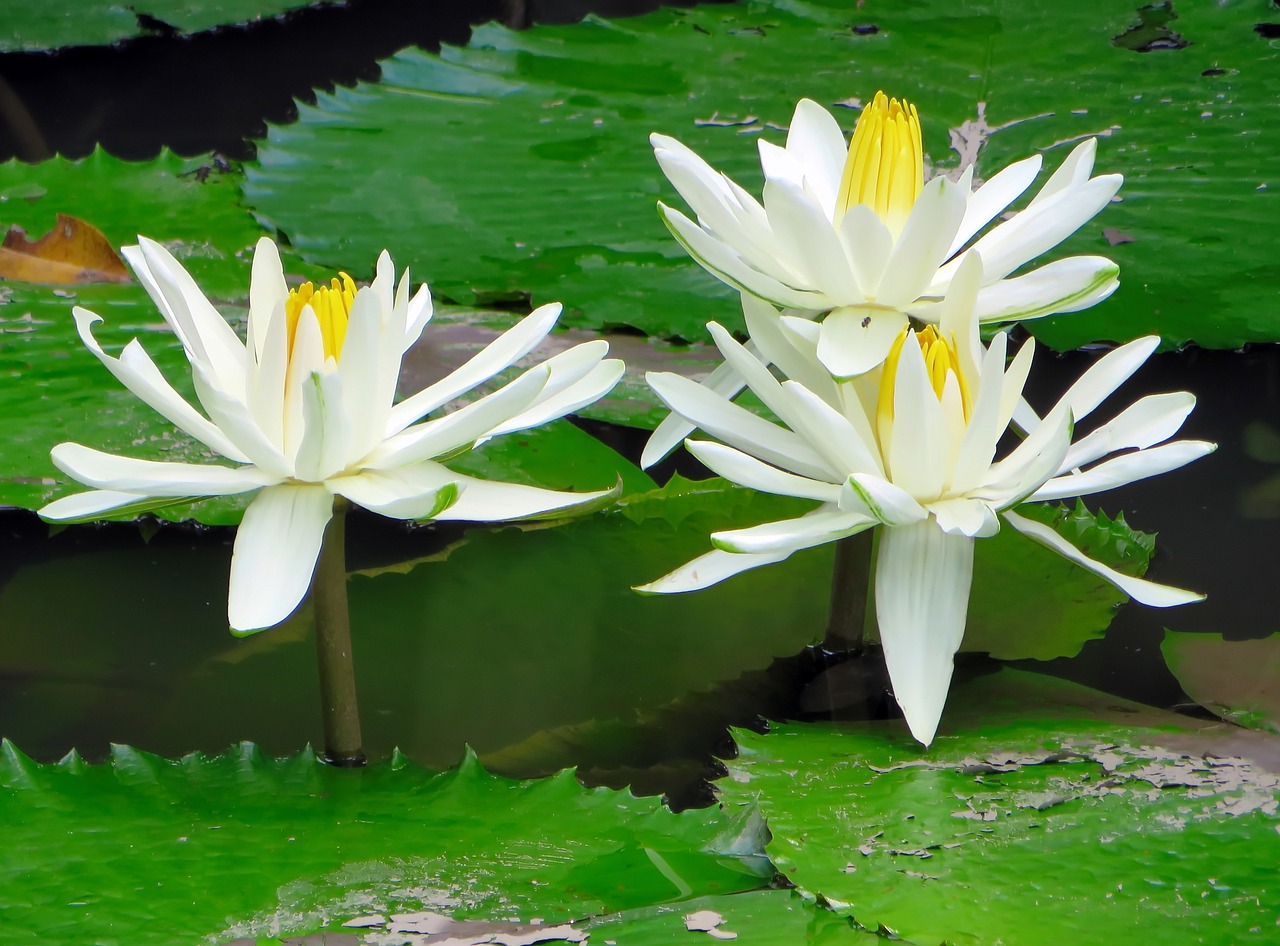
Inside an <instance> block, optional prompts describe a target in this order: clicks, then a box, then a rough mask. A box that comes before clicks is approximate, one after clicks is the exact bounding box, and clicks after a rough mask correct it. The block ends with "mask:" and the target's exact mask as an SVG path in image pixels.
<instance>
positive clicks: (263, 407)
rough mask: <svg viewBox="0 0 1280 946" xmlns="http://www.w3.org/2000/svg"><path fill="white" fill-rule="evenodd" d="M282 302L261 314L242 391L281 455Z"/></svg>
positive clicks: (285, 353)
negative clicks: (259, 334)
mask: <svg viewBox="0 0 1280 946" xmlns="http://www.w3.org/2000/svg"><path fill="white" fill-rule="evenodd" d="M284 306H285V304H284V300H281V301H280V302H279V303H277V304H276V309H275V313H274V314H273V315H270V316H264V317H263V322H264V325H263V326H262V327H261V331H262V338H261V342H260V344H261V349H260V350H257V351H251V352H250V356H249V367H248V371H247V373H246V376H245V392H244V401H245V405H246V406H247V407H248V410H249V416H250V417H251V418H252V419H253V422H254V424H255V425H256V426H257V428H258V429H259V430H260V431H262V435H263V437H265V438H266V440H267V441H268V442H269V443H271V444H273V445H274V446H275V447H276V449H278V450H279V451H280V452H281V454H282V455H283V452H284V417H285V381H286V377H287V375H288V372H289V325H288V320H287V319H286V318H285V309H284Z"/></svg>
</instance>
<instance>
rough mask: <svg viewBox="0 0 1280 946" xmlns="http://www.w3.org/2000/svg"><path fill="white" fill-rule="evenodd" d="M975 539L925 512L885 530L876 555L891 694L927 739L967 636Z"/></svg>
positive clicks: (878, 607) (930, 737)
mask: <svg viewBox="0 0 1280 946" xmlns="http://www.w3.org/2000/svg"><path fill="white" fill-rule="evenodd" d="M973 542H974V540H973V539H970V538H968V537H966V536H964V535H947V534H946V533H945V532H943V531H942V530H941V529H940V528H938V524H937V523H936V522H934V521H933V520H931V519H926V520H925V521H923V522H919V523H917V524H915V525H911V526H903V527H901V528H897V529H884V530H883V531H882V532H881V534H880V550H879V554H878V555H877V557H876V591H875V596H876V623H877V624H878V625H879V627H880V644H881V646H882V647H883V648H884V659H885V663H886V664H887V665H888V668H889V680H890V682H891V683H892V685H893V695H894V698H895V699H896V700H897V701H898V705H899V706H900V707H902V713H903V715H904V716H906V718H907V726H908V727H909V728H910V729H911V735H913V736H914V737H915V738H916V739H917V740H918V741H919V742H922V743H924V745H926V746H927V745H929V743H931V742H932V741H933V737H934V734H935V733H936V732H937V729H938V721H939V720H940V719H941V718H942V707H943V705H944V704H945V703H946V700H947V690H948V689H949V688H950V686H951V671H952V668H953V658H954V657H955V653H956V651H957V650H959V649H960V642H961V641H962V640H963V639H964V626H965V619H966V617H967V615H968V611H969V586H970V584H971V583H972V581H973Z"/></svg>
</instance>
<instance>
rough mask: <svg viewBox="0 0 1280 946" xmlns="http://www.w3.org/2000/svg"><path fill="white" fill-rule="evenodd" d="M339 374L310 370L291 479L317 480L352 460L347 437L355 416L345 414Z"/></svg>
mask: <svg viewBox="0 0 1280 946" xmlns="http://www.w3.org/2000/svg"><path fill="white" fill-rule="evenodd" d="M342 388H343V383H342V377H341V375H339V374H337V373H336V372H332V371H316V372H313V373H312V375H311V377H310V378H309V379H308V383H307V385H306V386H305V387H304V388H303V389H302V417H303V434H302V441H301V442H300V443H299V444H298V456H297V457H296V458H295V460H294V464H293V469H294V473H293V475H294V478H296V479H298V480H300V481H302V482H304V483H319V482H321V481H323V480H326V479H328V478H329V477H331V476H333V475H335V474H337V473H339V472H340V471H342V470H343V469H345V468H346V467H347V465H348V464H349V463H350V462H352V461H353V460H356V459H359V457H353V456H351V439H352V436H353V433H354V427H355V425H356V424H358V423H359V418H353V417H349V416H347V408H346V405H345V404H344V403H343V400H344V398H343V392H342Z"/></svg>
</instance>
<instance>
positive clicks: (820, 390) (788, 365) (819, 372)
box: [722, 293, 838, 404]
mask: <svg viewBox="0 0 1280 946" xmlns="http://www.w3.org/2000/svg"><path fill="white" fill-rule="evenodd" d="M740 298H741V300H742V315H743V317H744V319H745V320H746V323H747V334H748V335H750V336H751V339H750V341H748V342H747V351H749V352H751V353H752V354H754V355H756V357H757V358H758V359H759V360H760V362H761V364H764V365H769V364H775V365H777V366H778V368H779V370H781V371H782V373H783V375H785V376H786V377H788V378H790V379H791V380H792V381H797V382H799V383H800V384H803V385H804V386H805V387H806V388H808V389H809V390H810V391H812V392H813V393H814V394H817V395H818V396H819V397H821V398H822V399H823V400H824V401H826V402H827V403H828V404H835V403H838V400H837V394H836V382H835V381H834V380H832V378H831V374H830V372H828V371H827V370H826V369H825V368H824V367H822V364H821V363H820V362H819V361H818V360H817V358H816V357H815V356H814V353H813V352H808V351H802V350H801V349H799V348H797V347H796V345H795V344H794V342H793V336H792V334H791V333H789V332H787V331H786V330H785V329H784V328H783V326H782V320H781V319H779V318H778V312H777V310H776V309H774V307H773V306H771V305H769V303H767V302H765V301H764V300H763V299H757V298H756V297H755V296H752V295H748V294H746V293H743V294H742V295H741V296H740ZM722 393H725V392H722ZM725 396H726V397H732V396H733V395H732V394H730V393H725Z"/></svg>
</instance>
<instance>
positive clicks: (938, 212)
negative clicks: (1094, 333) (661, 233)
mask: <svg viewBox="0 0 1280 946" xmlns="http://www.w3.org/2000/svg"><path fill="white" fill-rule="evenodd" d="M650 141H651V142H652V144H653V148H654V154H655V156H656V157H657V159H658V163H659V164H660V165H661V167H662V170H663V172H664V173H665V174H666V176H667V178H668V179H669V180H670V181H671V183H672V184H673V185H674V186H675V188H676V190H677V191H679V193H680V196H681V197H683V198H684V199H685V201H686V202H687V203H688V204H689V206H690V207H691V208H692V209H693V212H694V214H695V215H696V216H697V222H696V223H695V222H694V221H692V220H690V219H689V218H688V217H687V216H685V215H684V214H682V213H681V212H680V211H678V210H673V209H671V208H670V207H668V206H666V205H665V204H663V203H661V202H659V203H658V209H659V211H660V213H661V214H662V218H663V220H664V221H665V222H666V224H667V227H668V228H669V229H670V230H671V232H672V234H674V235H675V237H676V239H677V240H679V241H680V242H681V244H683V245H684V248H685V249H686V250H688V251H689V254H690V255H691V256H692V257H693V258H694V259H695V260H697V261H698V262H699V263H700V264H701V265H702V266H703V267H704V268H705V269H707V270H708V271H709V272H710V273H712V275H714V276H716V277H718V278H719V279H721V280H722V281H723V282H726V283H728V284H729V285H731V286H733V287H735V288H737V289H739V290H741V291H742V292H743V293H744V294H749V295H753V296H755V297H757V298H760V299H764V300H765V301H767V302H769V303H771V304H773V305H775V306H777V307H780V308H783V309H789V310H793V311H792V312H790V313H789V314H792V315H803V316H804V317H806V318H813V317H816V316H820V315H822V314H823V313H826V315H825V318H823V320H822V328H821V331H820V334H819V342H818V356H819V357H820V358H821V360H822V362H823V364H825V365H826V366H827V368H828V369H829V370H830V371H831V373H832V374H833V375H835V376H836V377H839V378H851V377H854V376H856V375H859V374H862V373H864V372H866V371H870V370H871V369H873V368H875V367H876V366H877V365H879V364H880V363H881V362H882V361H883V360H884V358H885V355H887V354H888V352H889V347H890V346H891V345H892V344H893V342H894V339H896V338H897V337H898V335H900V334H901V332H902V330H903V329H904V328H905V327H906V326H907V323H908V316H912V317H914V318H916V319H918V320H920V321H923V322H928V323H936V322H937V318H938V316H937V307H938V303H939V301H940V300H941V299H942V297H943V296H944V295H945V293H946V291H947V287H948V286H949V285H950V283H951V280H952V279H953V278H954V277H955V274H956V272H957V270H958V268H959V265H960V258H961V255H962V253H963V252H964V250H965V248H966V247H972V248H974V249H976V250H977V251H978V252H979V253H980V254H981V255H982V258H983V261H984V267H983V279H982V286H981V291H980V292H979V293H978V302H977V315H978V320H979V321H980V322H984V323H987V322H1009V321H1015V320H1019V319H1033V318H1039V317H1041V316H1045V315H1050V314H1053V313H1056V312H1074V311H1077V310H1079V309H1085V308H1088V307H1089V306H1091V305H1094V304H1095V303H1097V302H1100V301H1102V300H1103V299H1105V298H1106V297H1107V296H1109V295H1111V293H1112V292H1114V291H1115V289H1116V287H1117V286H1118V285H1119V280H1118V279H1117V278H1116V276H1117V273H1118V272H1119V268H1118V267H1117V266H1116V265H1115V263H1113V262H1112V261H1111V260H1109V259H1106V258H1105V257H1102V256H1072V257H1068V258H1066V259H1061V260H1057V261H1054V262H1052V263H1048V264H1046V265H1044V266H1041V267H1039V268H1036V269H1032V270H1030V271H1029V272H1026V273H1024V274H1022V275H1019V276H1012V275H1011V274H1012V273H1013V272H1014V271H1015V270H1017V269H1018V268H1019V267H1021V266H1023V264H1025V263H1027V262H1029V261H1031V260H1033V259H1035V258H1036V257H1038V256H1040V255H1041V254H1043V253H1045V252H1047V251H1048V250H1051V249H1052V248H1053V247H1055V246H1057V245H1058V244H1059V243H1061V242H1062V241H1063V240H1064V239H1066V238H1067V237H1068V236H1070V235H1071V234H1072V233H1074V232H1075V231H1076V230H1077V229H1079V228H1080V227H1081V226H1082V225H1083V224H1084V223H1085V222H1087V221H1088V220H1089V219H1091V218H1092V217H1093V216H1094V215H1095V214H1097V213H1098V211H1100V210H1101V209H1102V208H1103V207H1105V206H1106V205H1107V203H1108V202H1109V201H1110V200H1111V198H1112V197H1114V196H1115V194H1116V191H1118V190H1119V189H1120V185H1121V184H1122V183H1123V182H1124V178H1123V177H1122V176H1121V175H1119V174H1106V175H1102V176H1100V177H1090V174H1091V173H1092V171H1093V161H1094V154H1095V152H1096V150H1097V142H1096V141H1095V140H1094V139H1092V138H1090V139H1088V140H1086V141H1083V142H1081V143H1080V144H1079V145H1077V146H1076V147H1075V149H1074V150H1072V152H1071V153H1070V154H1069V155H1068V156H1067V158H1066V160H1065V161H1063V162H1062V164H1061V165H1060V166H1059V167H1058V169H1057V170H1056V171H1055V172H1054V173H1053V175H1052V176H1050V178H1049V179H1048V181H1046V182H1045V184H1044V186H1043V187H1042V188H1041V189H1040V191H1039V192H1038V193H1037V194H1036V196H1035V197H1034V198H1032V200H1031V201H1030V203H1029V204H1028V205H1027V206H1026V207H1025V208H1024V209H1023V210H1021V211H1019V212H1018V213H1017V214H1015V215H1013V217H1012V218H1011V219H1009V220H1006V221H1004V222H1001V223H999V224H997V225H996V226H994V227H992V228H991V229H990V230H988V231H987V232H986V233H985V234H983V235H982V236H981V237H979V238H978V239H976V240H975V239H974V237H975V236H977V235H978V233H979V232H981V231H982V230H983V228H984V227H986V226H987V224H989V223H990V222H991V221H992V220H994V219H996V217H998V216H999V215H1000V214H1001V213H1002V212H1003V211H1005V210H1006V208H1008V207H1009V206H1010V205H1011V204H1012V203H1013V202H1014V201H1015V200H1017V199H1018V197H1020V196H1021V195H1022V193H1023V192H1024V191H1026V189H1027V188H1028V187H1030V186H1031V183H1032V181H1033V180H1035V178H1036V175H1037V174H1039V172H1040V165H1041V158H1040V156H1039V155H1035V156H1033V157H1030V158H1027V159H1025V160H1022V161H1018V162H1016V163H1014V164H1011V165H1009V166H1008V167H1007V168H1005V169H1003V170H1002V171H1000V172H999V173H997V174H995V175H993V176H992V177H991V178H990V179H989V180H987V181H986V182H985V183H983V184H982V186H980V187H978V188H977V189H976V190H974V189H973V186H972V185H973V167H972V166H970V167H968V168H966V169H965V170H964V173H963V174H962V175H961V177H960V180H959V182H958V183H952V182H951V181H949V180H947V179H946V178H945V177H941V176H939V177H935V178H933V179H932V180H931V181H929V182H928V183H927V184H926V183H924V159H923V153H922V149H921V142H920V123H919V120H918V118H917V116H916V110H915V107H914V106H912V105H910V104H909V103H905V102H902V103H900V102H898V101H897V100H896V99H895V100H892V101H891V100H889V99H887V98H886V97H885V95H884V93H877V94H876V96H875V99H874V100H873V101H872V102H871V104H869V105H868V106H867V107H866V108H865V109H863V111H862V115H861V117H859V119H858V123H857V126H856V127H855V129H854V132H853V136H852V138H851V140H850V142H849V145H848V147H846V146H845V142H844V136H843V134H842V133H841V131H840V126H839V125H838V124H837V122H836V120H835V118H834V117H832V115H831V113H830V112H828V111H827V110H826V109H824V108H823V107H822V106H821V105H819V104H817V103H816V102H813V101H810V100H809V99H802V100H801V101H800V103H799V104H798V105H796V110H795V115H794V116H793V117H792V119H791V127H790V129H789V130H788V132H787V141H786V146H785V147H781V148H780V147H778V146H777V145H775V144H772V143H770V142H768V141H765V140H764V139H760V140H759V141H758V145H759V149H760V164H761V167H762V168H763V170H764V178H765V184H764V194H763V203H761V202H759V201H757V200H756V199H755V198H754V197H752V196H751V195H750V194H748V193H747V192H746V191H745V190H743V189H742V188H741V187H739V186H738V185H737V184H735V183H734V182H733V181H732V180H730V179H729V178H728V177H727V176H725V175H724V174H721V173H719V172H718V171H716V170H714V169H713V168H712V167H711V166H710V165H708V164H707V163H706V162H705V161H704V160H702V158H700V157H699V156H698V155H697V154H695V153H694V152H693V151H691V150H690V149H689V148H687V147H685V146H684V145H682V144H681V143H680V142H678V141H676V140H675V139H674V138H669V137H667V136H666V135H659V134H654V135H651V136H650ZM706 383H707V385H708V386H709V387H710V388H712V389H713V390H715V391H718V392H719V393H721V394H726V395H728V396H732V395H734V394H736V393H737V392H738V391H740V390H741V389H742V381H741V379H740V378H738V377H737V376H736V375H735V374H734V372H733V371H732V370H731V369H729V368H728V367H723V368H721V369H718V370H717V371H716V372H714V373H713V374H712V376H711V377H710V378H708V379H707V382H706ZM689 432H690V430H689V428H688V427H687V426H684V425H682V424H681V423H680V422H679V421H678V420H677V419H675V418H670V419H668V421H666V422H664V424H663V425H662V426H660V427H659V428H658V430H656V431H655V432H654V435H653V437H652V438H651V440H650V441H649V444H648V446H647V447H646V449H645V453H644V457H643V459H642V464H643V465H644V466H651V465H652V464H654V463H656V462H657V461H658V460H660V459H661V458H662V457H664V456H666V454H667V453H669V452H670V451H671V450H672V449H674V448H675V446H676V445H677V444H678V443H679V442H680V440H682V439H683V438H684V437H685V436H686V435H687V434H688V433H689Z"/></svg>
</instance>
